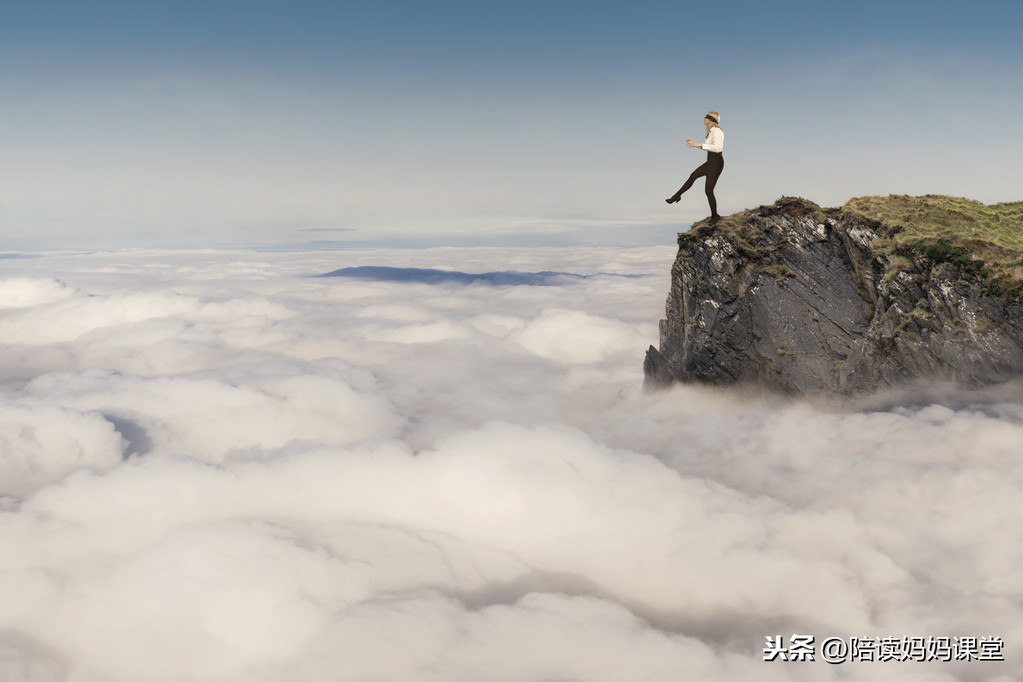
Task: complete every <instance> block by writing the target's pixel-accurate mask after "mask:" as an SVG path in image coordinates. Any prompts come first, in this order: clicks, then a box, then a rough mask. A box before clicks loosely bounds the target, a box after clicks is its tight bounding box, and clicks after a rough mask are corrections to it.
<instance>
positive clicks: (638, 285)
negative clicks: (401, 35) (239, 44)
mask: <svg viewBox="0 0 1023 682" xmlns="http://www.w3.org/2000/svg"><path fill="white" fill-rule="evenodd" d="M673 258H674V249H672V248H669V247H653V248H636V249H606V248H573V249H567V248H564V249H563V248H543V249H497V248H464V249H439V248H438V249H423V250H357V251H332V252H293V253H267V252H262V253H261V252H238V251H234V252H216V251H195V252H160V251H129V252H114V253H97V254H48V255H41V256H39V257H33V258H5V259H3V260H0V264H2V265H0V680H3V681H4V682H57V681H66V682H164V681H167V682H170V681H182V680H190V681H208V680H209V681H213V680H216V681H231V682H234V681H237V682H243V681H244V682H277V681H282V680H288V681H292V680H294V681H310V682H311V681H320V680H323V681H326V680H330V681H332V682H339V681H347V680H367V681H368V680H380V681H384V680H387V681H392V680H393V681H402V682H417V681H420V680H422V681H427V682H449V681H461V680H465V681H473V682H478V681H480V680H497V681H503V680H507V681H509V682H510V681H513V680H514V681H521V680H535V681H541V680H542V681H555V680H557V681H563V680H580V681H582V680H586V681H589V680H593V681H607V682H621V681H625V680H629V681H631V680H643V681H661V680H663V681H665V682H668V681H673V682H674V681H677V680H702V681H717V680H720V681H726V680H727V681H732V680H766V681H773V680H879V679H884V680H928V681H944V680H947V681H951V680H1000V681H1006V680H1021V679H1023V653H1021V651H1023V649H1021V648H1023V542H1021V541H1020V528H1023V504H1021V503H1020V499H1021V492H1023V388H1021V386H1020V385H1019V384H1008V385H1004V386H1001V387H996V388H995V389H990V390H986V391H973V392H970V391H961V390H956V389H954V388H951V387H947V386H933V387H920V388H918V389H916V390H905V391H901V392H897V393H890V394H886V395H878V396H872V397H869V398H866V399H861V400H858V401H855V402H852V403H847V404H838V403H822V402H806V401H785V400H780V399H777V398H768V397H764V396H757V395H744V394H740V393H737V392H733V391H726V390H720V389H712V388H707V387H698V386H678V387H675V388H673V389H671V390H667V391H662V392H654V393H648V392H644V391H643V389H642V379H643V376H642V362H643V354H644V352H645V350H646V348H647V346H648V345H650V344H651V343H654V344H656V343H657V321H658V319H659V318H660V317H662V316H663V305H664V299H665V297H666V294H667V290H668V285H669V279H668V277H669V268H670V264H671V261H672V259H673ZM437 271H443V272H442V273H440V274H438V273H437ZM445 272H446V273H450V274H444V273H445ZM327 273H330V274H331V276H326V277H324V276H319V275H324V274H327ZM792 634H806V635H814V636H815V637H816V638H817V640H816V641H817V642H818V643H819V642H820V641H821V640H823V639H824V638H826V637H832V636H834V637H843V638H846V639H848V638H850V637H864V638H876V637H887V636H896V637H913V636H921V637H941V636H951V637H956V636H975V637H985V636H992V637H1001V638H1002V639H1003V640H1004V642H1005V645H1004V650H1003V651H1002V655H1003V656H1004V658H1005V659H1006V660H1005V662H985V661H969V662H959V663H944V662H936V661H931V662H913V661H906V662H901V663H896V662H872V663H871V662H856V663H851V662H850V663H845V664H840V665H829V664H828V663H825V662H824V661H822V660H820V655H819V654H818V656H817V658H818V660H817V661H815V662H812V663H811V662H783V661H780V660H775V661H772V662H765V661H764V660H763V658H764V655H763V652H764V648H765V637H766V636H767V635H772V636H774V635H782V636H784V637H786V638H789V637H790V636H791V635H792Z"/></svg>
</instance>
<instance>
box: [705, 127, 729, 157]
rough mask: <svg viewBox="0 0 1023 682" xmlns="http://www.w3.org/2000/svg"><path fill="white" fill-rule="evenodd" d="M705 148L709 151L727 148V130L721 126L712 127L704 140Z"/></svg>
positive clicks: (719, 150)
mask: <svg viewBox="0 0 1023 682" xmlns="http://www.w3.org/2000/svg"><path fill="white" fill-rule="evenodd" d="M703 148H704V149H705V150H707V151H708V152H718V153H720V152H721V150H723V149H724V148H725V131H723V130H721V128H711V129H710V132H709V133H707V139H706V140H704V141H703Z"/></svg>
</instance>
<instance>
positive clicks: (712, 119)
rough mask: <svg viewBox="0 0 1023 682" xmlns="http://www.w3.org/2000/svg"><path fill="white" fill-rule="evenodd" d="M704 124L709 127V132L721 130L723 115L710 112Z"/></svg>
mask: <svg viewBox="0 0 1023 682" xmlns="http://www.w3.org/2000/svg"><path fill="white" fill-rule="evenodd" d="M703 122H704V124H706V126H707V130H710V129H711V128H720V127H721V126H720V123H721V114H719V113H718V112H716V111H708V112H707V115H706V116H704V117H703Z"/></svg>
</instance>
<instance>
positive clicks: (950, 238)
mask: <svg viewBox="0 0 1023 682" xmlns="http://www.w3.org/2000/svg"><path fill="white" fill-rule="evenodd" d="M792 210H795V211H799V212H806V211H809V212H812V213H813V214H815V215H816V216H817V220H820V221H823V220H825V219H826V217H827V215H828V214H833V213H837V212H843V213H852V214H858V215H860V216H861V217H863V218H866V219H868V220H871V221H877V222H879V223H882V224H883V226H884V229H882V233H883V234H884V236H883V237H882V238H880V239H877V240H875V241H874V243H873V250H874V253H875V254H878V255H883V256H889V257H894V258H892V262H893V264H894V265H893V267H896V268H902V269H907V270H911V269H912V258H913V255H914V254H915V253H923V254H924V255H926V256H929V257H930V258H932V259H934V260H937V261H953V262H955V263H957V264H958V265H960V266H963V267H967V268H972V269H974V270H977V271H978V272H980V273H981V274H982V275H983V276H984V278H985V281H986V282H987V291H988V293H990V294H993V295H1000V296H1002V297H1004V298H1005V300H1006V301H1015V300H1019V299H1021V298H1023V201H1021V202H1014V203H1001V204H992V205H990V206H986V205H984V204H982V203H980V202H979V201H973V200H971V199H961V198H958V197H949V196H944V195H940V194H927V195H925V196H921V197H910V196H905V195H897V194H890V195H888V196H887V197H857V198H855V199H850V200H849V201H848V202H846V204H845V205H844V206H842V207H841V208H832V209H822V208H820V207H819V206H817V204H814V203H813V202H811V201H807V200H806V199H801V198H798V197H782V198H781V199H779V200H778V201H777V202H775V203H774V205H773V206H760V207H758V208H754V209H748V210H745V211H741V212H739V213H736V214H733V215H730V216H723V217H722V218H721V221H720V222H719V223H718V225H717V226H716V228H715V229H716V231H718V232H722V233H725V234H727V235H728V236H729V237H730V238H731V239H732V240H733V241H734V242H735V244H736V246H737V248H739V249H740V251H742V252H744V253H745V254H746V255H748V256H751V257H759V256H761V255H763V254H764V253H765V251H764V249H763V248H761V247H760V246H759V245H758V244H757V242H758V241H759V239H758V236H757V233H756V231H755V230H753V228H752V225H751V223H750V220H751V218H752V217H753V216H755V215H768V214H771V213H775V212H779V211H792ZM706 228H707V221H706V219H705V220H700V221H697V222H696V223H694V224H693V226H692V229H691V230H690V231H689V232H683V233H680V234H679V245H680V246H682V247H683V248H685V247H686V244H687V242H690V241H691V240H694V239H699V238H700V235H701V234H703V231H704V230H705V229H706Z"/></svg>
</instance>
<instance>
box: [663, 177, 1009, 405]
mask: <svg viewBox="0 0 1023 682" xmlns="http://www.w3.org/2000/svg"><path fill="white" fill-rule="evenodd" d="M678 243H679V250H678V256H677V257H676V259H675V263H674V265H673V266H672V270H671V290H670V292H669V294H668V300H667V303H666V305H665V319H664V320H661V323H660V348H659V349H657V348H654V347H653V346H651V347H650V349H649V350H648V351H647V355H646V361H645V362H644V374H645V377H646V380H645V383H646V385H648V386H659V385H667V384H670V383H671V382H674V381H683V382H690V381H698V382H707V383H712V384H753V385H757V386H760V387H763V388H767V389H770V390H775V391H780V392H784V393H788V394H792V395H810V394H820V393H834V394H844V395H853V394H858V393H863V392H867V391H872V390H875V389H878V388H884V387H890V386H896V385H899V384H904V383H907V382H910V381H912V380H916V379H939V380H951V381H955V382H957V383H960V384H963V385H967V386H979V385H983V384H989V383H994V382H998V381H1002V380H1005V379H1008V378H1010V377H1013V376H1017V375H1019V374H1020V373H1023V305H1021V303H1020V291H1021V283H1023V203H1016V204H996V205H994V206H984V205H983V204H980V203H978V202H972V201H970V200H967V199H955V198H951V197H943V196H936V195H928V196H926V197H903V196H894V195H893V196H890V197H887V198H882V197H865V198H860V199H853V200H851V201H850V202H849V203H847V204H846V205H845V206H843V207H841V208H835V209H822V208H821V207H819V206H817V205H816V204H814V203H813V202H810V201H807V200H805V199H799V198H784V197H783V198H782V199H780V200H778V201H777V202H776V203H775V204H774V205H772V206H761V207H759V208H756V209H752V210H748V211H744V212H742V213H738V214H735V215H732V216H727V217H724V218H722V219H721V221H720V222H719V223H718V224H717V225H714V226H710V225H706V224H703V225H701V224H700V223H697V224H695V225H694V226H693V229H691V230H690V231H689V232H685V233H680V234H679V237H678Z"/></svg>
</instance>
